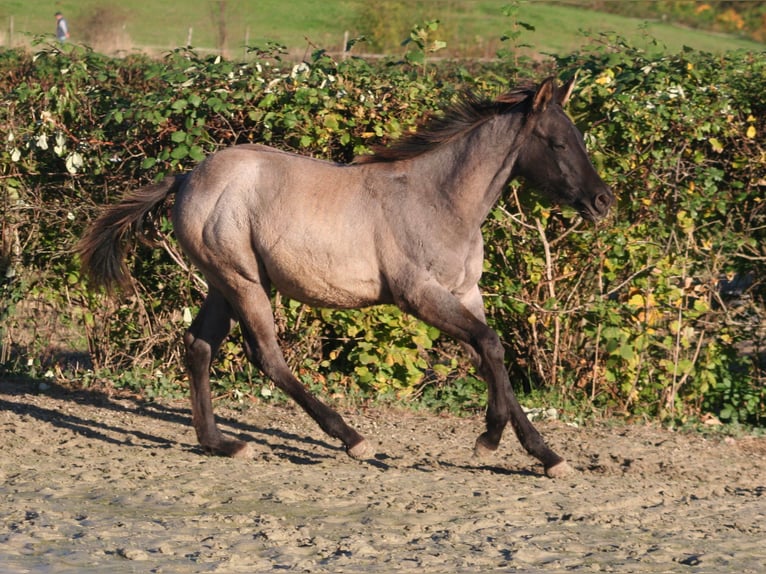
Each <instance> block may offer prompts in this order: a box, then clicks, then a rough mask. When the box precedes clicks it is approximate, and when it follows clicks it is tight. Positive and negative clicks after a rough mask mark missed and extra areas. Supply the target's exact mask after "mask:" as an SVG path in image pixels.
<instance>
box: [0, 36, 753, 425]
mask: <svg viewBox="0 0 766 574" xmlns="http://www.w3.org/2000/svg"><path fill="white" fill-rule="evenodd" d="M614 42H615V41H614V40H608V41H602V42H601V43H599V44H598V45H596V44H594V45H593V46H591V47H589V48H588V49H586V50H584V51H582V52H580V53H576V54H572V55H570V56H566V57H560V58H558V59H556V60H555V62H554V64H555V68H556V71H557V73H558V74H559V75H561V76H562V77H568V76H570V75H571V74H573V73H574V72H575V70H578V71H579V77H580V80H579V84H578V89H577V93H576V95H575V97H574V98H573V99H572V104H570V109H569V111H570V113H571V114H572V115H573V116H574V118H575V119H576V121H577V122H578V123H579V124H580V127H581V128H582V129H583V131H584V133H585V138H586V143H587V145H588V148H589V152H590V154H591V156H592V158H593V160H594V163H595V164H596V165H597V167H598V169H599V171H600V172H601V174H602V176H603V178H604V179H605V181H607V182H608V183H609V184H610V185H612V186H613V187H614V189H615V191H616V193H617V196H618V198H619V205H618V206H617V207H616V209H615V213H614V215H613V216H611V217H610V218H609V221H607V222H606V223H603V224H600V225H599V226H597V227H593V226H590V225H586V224H583V223H581V222H579V220H578V219H577V217H576V216H575V214H574V213H572V212H570V211H567V210H564V211H551V209H550V208H549V206H547V205H546V204H543V203H541V202H539V201H538V200H537V196H536V195H535V194H534V193H532V194H529V193H527V192H526V191H525V192H524V193H518V192H519V191H520V185H522V184H521V183H520V182H514V183H513V184H512V186H511V189H510V190H509V192H508V196H507V197H506V200H505V201H504V202H503V203H502V204H501V206H500V207H498V209H496V210H495V211H494V212H493V213H492V214H491V218H490V221H489V222H488V223H487V225H486V226H485V236H486V239H487V249H486V255H487V266H486V273H485V277H484V280H483V288H484V290H485V292H486V293H487V298H486V300H487V306H488V316H489V319H490V321H491V322H492V324H493V326H495V327H496V328H497V329H498V330H499V331H500V332H501V334H502V335H503V337H502V338H503V339H504V341H505V342H506V344H507V345H508V350H509V354H510V355H511V356H512V357H513V360H512V361H509V367H510V368H511V369H512V370H513V372H514V375H515V377H516V380H517V381H518V382H519V383H520V384H524V385H526V387H527V388H528V389H532V390H535V394H536V395H539V394H540V393H546V392H547V393H548V396H555V397H557V400H559V401H560V404H561V405H568V406H567V408H572V409H577V410H579V411H580V412H587V411H597V412H607V413H627V414H629V415H631V416H642V417H659V418H663V419H667V420H672V421H683V420H685V419H686V418H688V417H690V416H691V417H694V416H699V415H701V414H703V413H713V414H715V415H716V416H718V417H720V418H721V419H724V420H729V421H740V422H750V423H762V422H763V419H764V412H765V409H764V403H765V402H766V390H765V389H764V366H763V363H762V361H763V342H764V330H763V323H764V311H763V308H764V307H763V302H764V293H765V292H764V283H763V281H764V272H763V262H764V257H766V253H764V251H763V245H765V244H766V241H765V240H764V239H765V238H764V230H765V229H766V221H764V219H765V218H766V213H765V210H766V206H764V203H766V202H764V201H763V199H762V198H763V190H764V187H766V167H765V166H766V149H764V143H763V142H764V141H765V140H764V137H763V134H766V124H765V123H764V121H765V120H764V118H766V109H764V104H763V101H762V99H759V98H758V97H757V94H762V93H763V92H764V88H766V86H764V84H765V83H766V73H765V72H766V70H765V69H764V68H766V64H764V58H763V57H762V55H760V56H755V55H747V54H731V55H726V56H713V55H709V54H703V53H696V52H684V53H681V54H678V55H674V56H656V57H655V56H650V55H648V54H646V53H644V52H641V51H638V50H636V49H633V48H632V47H630V46H627V45H625V44H619V40H617V43H614ZM415 46H417V47H419V48H421V51H422V50H423V49H425V47H426V44H425V43H424V44H423V46H420V45H418V44H415ZM283 58H284V50H283V49H281V48H280V47H278V46H271V47H268V48H266V49H264V50H261V51H259V52H258V58H257V59H256V60H254V61H252V62H248V63H241V62H235V61H228V60H224V59H221V58H218V57H200V56H199V55H197V54H195V53H193V52H191V51H188V50H185V49H184V50H178V51H174V52H172V53H170V54H168V55H167V56H166V57H165V58H164V59H163V60H151V59H147V58H143V57H131V58H126V59H121V60H118V59H111V58H106V57H104V56H101V55H99V54H96V53H94V52H89V51H79V50H73V51H71V52H68V53H66V54H65V53H61V52H60V51H58V50H57V49H50V50H48V51H42V52H40V53H38V54H37V55H36V56H35V57H34V58H33V57H30V56H28V55H26V54H23V53H21V52H13V51H6V52H2V53H0V87H1V88H2V89H1V90H0V93H2V94H3V106H2V107H0V122H1V123H2V125H3V126H4V129H3V133H4V134H5V139H4V141H3V148H2V150H0V155H1V157H0V169H1V170H2V171H1V172H0V175H1V176H2V179H1V180H0V193H2V196H0V199H1V201H0V209H2V211H3V229H2V233H3V235H2V250H1V251H0V263H2V265H1V266H0V270H2V271H3V276H2V277H0V281H2V284H1V285H0V288H2V290H3V307H2V309H1V310H0V313H2V318H3V322H2V324H1V325H0V329H1V330H2V341H1V343H2V354H0V359H2V361H3V368H4V369H5V370H11V371H15V372H21V373H27V374H29V373H30V372H31V368H32V367H34V369H35V372H36V373H37V372H40V369H41V368H42V369H43V372H44V371H45V370H48V369H50V370H51V372H53V373H58V375H57V376H69V377H72V378H74V379H78V378H80V377H81V373H79V372H75V371H71V372H68V371H66V368H65V367H62V366H61V365H58V366H57V364H45V365H43V364H42V362H44V361H42V360H41V357H44V356H48V355H50V353H49V352H47V350H48V347H50V345H51V343H56V342H58V343H61V344H63V345H65V346H70V347H72V348H74V349H75V350H77V351H89V353H90V355H91V357H92V360H93V367H94V368H95V369H96V373H97V376H99V373H100V374H101V375H103V376H107V374H108V376H109V378H110V379H111V381H112V384H115V385H117V386H126V387H129V388H133V389H135V390H138V391H140V392H143V393H145V394H147V395H159V394H167V393H171V392H175V389H179V388H181V387H180V386H179V383H180V382H182V381H183V377H184V375H183V373H182V360H181V352H180V347H179V342H180V333H181V332H182V330H183V329H184V327H185V326H186V325H187V324H188V322H189V321H190V318H191V316H192V315H193V313H194V311H195V309H196V306H197V304H198V303H199V301H200V294H201V291H202V290H203V289H204V284H203V283H202V282H201V281H200V280H199V278H198V277H197V276H196V274H195V272H194V270H193V269H189V268H188V267H185V265H184V264H183V258H182V256H181V255H180V254H179V253H178V250H177V247H176V246H175V244H174V241H173V237H172V230H171V228H170V225H169V223H168V221H167V220H166V219H164V218H163V219H161V220H160V221H159V222H158V223H159V225H158V226H159V228H160V231H161V242H160V249H156V250H149V249H146V248H144V247H137V248H136V250H135V251H134V252H133V255H132V261H131V269H132V270H133V274H134V276H135V278H136V283H135V290H134V291H132V292H129V293H126V294H124V297H123V298H122V299H120V300H117V301H112V300H110V299H108V298H106V297H105V296H104V295H103V294H101V293H92V292H90V291H88V290H87V289H86V285H85V279H84V278H82V277H80V274H79V270H78V264H77V261H75V260H74V259H73V258H72V256H71V249H72V246H73V244H74V242H75V241H76V240H77V238H78V237H79V235H80V233H81V232H82V229H83V227H84V226H85V224H86V223H87V222H88V221H89V220H90V219H91V217H92V216H93V214H94V213H95V210H96V208H97V206H99V205H101V204H103V203H105V202H111V201H115V200H116V198H117V197H118V195H119V194H120V193H121V192H122V191H123V190H125V189H129V188H134V187H137V186H139V185H141V184H142V183H145V182H146V181H147V180H150V179H152V178H156V177H160V176H161V175H163V174H165V173H169V172H173V171H183V170H186V169H189V168H191V167H192V166H193V165H195V164H196V163H197V162H198V161H199V160H200V159H201V158H203V157H204V156H206V155H207V154H209V153H211V152H213V151H215V150H217V149H220V148H221V147H224V146H228V145H232V144H235V143H244V142H251V141H254V142H268V143H269V144H270V145H274V146H277V147H281V148H286V149H292V150H297V151H299V152H301V153H305V154H308V155H314V156H317V157H324V158H328V159H333V160H336V161H349V160H351V159H352V158H353V157H354V156H355V155H357V154H360V153H365V152H366V151H367V150H368V149H369V146H370V145H372V144H375V143H381V142H383V143H385V142H388V141H391V140H393V139H396V138H397V137H399V136H400V135H401V134H403V133H406V132H407V131H409V130H410V129H413V128H414V127H415V126H416V125H417V123H418V122H419V121H421V120H422V118H423V117H425V116H427V115H429V114H431V113H434V112H435V110H438V109H440V108H442V107H444V106H445V105H446V104H447V103H448V102H449V101H451V100H452V98H453V97H454V95H455V94H456V93H458V92H459V91H461V90H463V89H465V88H474V89H476V90H480V91H490V92H492V91H494V92H496V93H499V92H500V91H502V90H503V89H505V88H506V87H507V84H508V83H509V78H515V77H517V76H518V75H527V76H533V77H538V78H539V77H540V76H541V75H542V74H543V73H544V71H540V70H533V69H523V70H518V69H516V68H515V67H514V68H511V67H510V64H509V63H507V62H495V63H485V64H475V63H474V64H467V63H461V64H455V63H449V62H439V63H436V62H434V63H430V62H429V67H428V73H427V74H425V73H423V70H422V67H421V64H420V63H419V62H415V63H414V64H415V65H414V66H413V65H410V64H408V63H392V62H380V63H370V62H366V61H364V60H360V59H355V58H349V59H347V60H345V61H341V62H338V61H335V60H333V59H332V58H331V57H329V56H328V55H327V54H325V53H323V52H321V51H318V52H316V53H315V54H313V56H312V57H311V58H310V59H309V60H308V61H306V62H303V63H298V64H294V63H288V62H286V61H284V59H283ZM529 65H532V64H529ZM521 198H525V199H523V200H522V199H521ZM179 263H181V265H179ZM39 308H45V309H48V310H50V311H51V312H52V313H54V314H58V315H61V316H64V315H65V316H67V317H69V318H70V321H69V323H70V324H69V325H68V326H67V332H66V333H62V332H61V331H57V332H56V333H52V332H46V328H47V327H46V324H45V322H44V319H43V317H44V316H48V315H47V314H46V315H43V314H39V315H36V316H35V315H34V314H33V315H31V316H30V314H29V311H30V309H39ZM25 313H26V314H25ZM277 314H278V319H279V321H280V322H281V325H282V326H283V340H284V343H285V346H286V349H287V355H288V359H289V361H290V363H291V367H293V368H294V369H295V370H296V372H298V373H299V376H301V378H302V379H303V380H305V381H307V382H308V383H309V384H311V385H315V388H316V389H318V390H321V391H322V392H324V393H325V394H326V395H328V396H332V395H336V396H344V397H349V396H353V397H354V398H355V399H359V398H361V399H365V398H370V397H373V396H379V395H381V394H382V395H386V396H393V397H398V398H399V399H401V398H404V397H410V399H411V400H415V399H417V400H422V402H423V404H428V406H429V407H432V408H446V409H450V410H457V409H459V408H461V405H462V406H466V405H467V406H468V407H467V408H472V409H473V408H477V407H478V406H480V404H481V400H477V385H476V381H475V380H474V379H473V378H472V377H471V376H470V372H465V371H462V372H460V373H459V374H456V368H457V367H458V365H461V364H464V363H465V360H464V359H463V358H461V359H460V361H457V360H456V356H457V350H456V349H455V348H454V347H452V346H451V344H450V343H448V342H445V341H443V340H441V338H439V337H438V336H437V335H438V334H437V333H436V332H434V331H433V330H432V329H429V328H427V327H425V326H424V325H422V324H421V323H419V322H417V321H414V320H412V319H411V318H409V317H405V316H403V315H401V313H399V311H398V310H396V309H393V308H387V307H383V308H379V309H376V310H373V311H368V312H356V311H354V312H341V311H332V312H329V311H322V310H312V309H308V308H305V307H303V306H301V305H297V304H295V303H293V302H289V301H283V302H281V303H280V304H279V305H278V307H277ZM30 321H31V322H32V323H35V321H36V323H35V331H36V332H37V333H38V334H39V336H38V337H37V339H36V340H34V341H31V342H30V341H28V340H26V339H24V337H23V336H22V331H23V330H24V329H27V328H28V326H29V324H30ZM55 338H59V339H61V338H64V340H63V341H52V339H55ZM222 357H223V361H221V362H220V364H219V365H218V367H217V369H218V370H217V373H216V374H217V382H216V384H217V385H218V386H217V389H218V391H219V392H220V393H221V394H229V395H231V396H240V397H241V396H242V395H243V393H246V392H248V391H247V389H248V388H249V386H248V385H247V384H245V383H249V382H250V381H251V380H255V382H256V384H258V383H259V380H258V377H259V374H258V373H257V372H255V371H253V370H251V369H249V368H245V367H243V365H244V363H245V360H244V356H243V353H242V349H241V346H240V345H239V343H238V341H236V340H232V343H231V344H227V345H226V346H225V348H224V349H223V350H222ZM90 378H91V379H92V377H90ZM447 385H450V387H449V388H450V389H454V391H453V390H450V391H449V392H448V391H447V390H446V389H447ZM252 392H253V395H254V396H257V397H259V398H260V399H266V398H270V397H272V396H273V395H272V394H271V391H270V388H269V387H268V386H267V387H264V390H263V392H262V391H261V390H260V389H258V388H256V389H255V390H253V391H252ZM572 405H575V406H572Z"/></svg>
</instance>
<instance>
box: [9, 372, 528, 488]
mask: <svg viewBox="0 0 766 574" xmlns="http://www.w3.org/2000/svg"><path fill="white" fill-rule="evenodd" d="M40 394H42V395H45V396H49V397H51V398H54V399H56V400H59V401H64V402H69V403H72V404H76V405H82V406H84V407H93V408H96V409H99V410H104V411H107V412H115V413H129V414H132V415H134V416H137V417H145V418H146V419H148V420H154V421H161V422H165V423H169V424H171V425H174V426H175V427H177V429H176V431H175V432H176V434H177V438H168V437H167V436H162V434H160V433H156V432H152V431H150V430H148V429H149V428H151V425H149V424H147V425H146V426H143V427H141V425H140V424H138V425H127V424H120V423H118V422H105V421H104V420H95V419H94V418H87V417H85V416H81V414H78V413H77V411H76V410H75V409H56V408H50V407H46V406H42V405H40V404H36V402H34V401H29V400H27V397H29V396H31V395H40ZM0 410H4V411H12V412H15V413H16V414H18V415H20V416H25V417H32V418H33V419H35V420H37V421H40V422H41V423H44V424H48V425H51V426H53V427H56V428H60V429H64V430H68V431H71V432H73V433H75V434H77V435H80V436H83V437H85V438H87V439H90V440H97V441H101V442H104V443H106V444H111V445H114V446H120V447H121V448H135V449H171V448H179V447H180V448H182V449H183V450H185V451H187V452H189V453H191V454H195V455H203V454H207V453H206V452H205V451H204V450H203V449H202V448H201V447H200V446H199V445H197V444H193V443H191V442H187V441H184V439H183V435H184V434H186V433H188V432H189V431H190V429H192V421H191V409H190V408H186V407H179V406H174V405H171V404H167V403H163V402H154V401H148V400H145V399H142V398H141V397H137V396H135V395H130V394H127V393H114V392H107V391H105V390H99V389H72V388H69V387H66V386H64V385H61V384H58V383H56V382H52V381H49V380H43V379H36V378H32V377H13V378H10V379H8V378H4V379H0ZM216 418H217V420H218V422H219V423H220V425H221V426H222V427H225V429H226V431H227V432H228V433H230V434H233V435H234V436H236V438H238V439H240V440H244V441H247V442H248V443H251V444H252V445H253V446H254V447H256V450H257V452H258V454H256V459H261V460H262V461H265V462H268V460H269V459H270V458H272V457H273V458H277V459H283V460H286V461H288V462H290V463H292V464H295V465H300V466H311V465H318V464H322V463H324V462H327V461H330V460H334V459H337V458H338V455H339V454H340V453H343V447H341V446H338V445H334V444H330V443H328V442H326V441H324V440H321V439H317V438H315V437H313V436H309V435H305V434H298V433H294V432H288V431H284V430H280V429H273V428H266V427H261V426H257V425H256V424H253V423H252V422H248V421H246V420H243V419H242V418H239V417H233V416H225V415H221V414H220V413H219V414H218V415H217V416H216ZM104 419H106V420H109V421H116V420H118V419H110V418H109V417H104ZM342 456H343V457H345V454H343V455H342ZM361 462H362V463H364V464H366V465H368V466H370V467H372V468H375V469H377V470H380V471H382V472H384V471H387V470H389V469H391V468H407V469H410V470H413V471H416V472H423V473H430V472H434V471H435V470H437V469H441V470H452V471H460V472H480V471H489V472H492V473H493V474H498V475H509V476H510V475H512V476H531V475H537V473H534V472H532V471H529V470H523V469H509V468H506V467H502V466H497V465H489V464H483V463H481V462H480V461H476V460H474V461H471V460H468V461H466V462H465V463H455V462H450V461H443V460H440V461H433V463H428V464H425V463H423V462H405V461H404V460H403V459H402V457H399V456H396V455H393V456H390V455H387V454H383V453H378V454H376V455H375V458H372V459H368V460H365V461H361Z"/></svg>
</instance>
